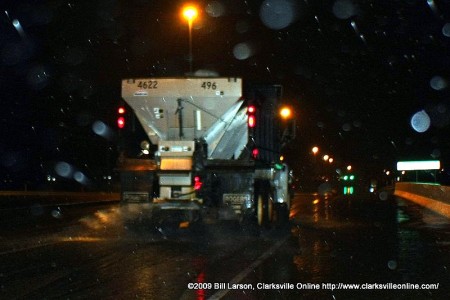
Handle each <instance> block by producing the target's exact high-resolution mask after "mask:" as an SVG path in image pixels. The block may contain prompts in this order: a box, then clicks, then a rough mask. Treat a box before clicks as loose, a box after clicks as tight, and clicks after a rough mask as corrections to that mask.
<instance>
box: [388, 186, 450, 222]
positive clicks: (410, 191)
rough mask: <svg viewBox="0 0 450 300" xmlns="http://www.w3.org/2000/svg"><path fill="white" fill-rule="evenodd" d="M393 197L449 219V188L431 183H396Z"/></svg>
mask: <svg viewBox="0 0 450 300" xmlns="http://www.w3.org/2000/svg"><path fill="white" fill-rule="evenodd" d="M394 195H396V196H398V197H401V198H405V199H407V200H410V201H412V202H415V203H417V204H419V205H421V206H424V207H426V208H428V209H431V210H433V211H435V212H437V213H439V214H441V215H443V216H445V217H447V218H450V187H448V186H442V185H439V184H432V183H413V182H397V183H396V184H395V191H394Z"/></svg>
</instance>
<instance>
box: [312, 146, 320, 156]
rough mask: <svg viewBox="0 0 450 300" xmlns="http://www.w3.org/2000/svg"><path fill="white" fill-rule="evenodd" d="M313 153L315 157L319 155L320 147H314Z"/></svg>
mask: <svg viewBox="0 0 450 300" xmlns="http://www.w3.org/2000/svg"><path fill="white" fill-rule="evenodd" d="M311 151H312V153H313V154H314V156H315V155H316V154H317V152H319V147H315V146H314V147H313V148H312V150H311Z"/></svg>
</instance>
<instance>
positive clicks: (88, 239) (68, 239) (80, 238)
mask: <svg viewBox="0 0 450 300" xmlns="http://www.w3.org/2000/svg"><path fill="white" fill-rule="evenodd" d="M61 241H62V242H83V243H94V242H101V241H105V239H102V238H97V237H90V236H75V237H72V236H70V237H64V238H62V239H61Z"/></svg>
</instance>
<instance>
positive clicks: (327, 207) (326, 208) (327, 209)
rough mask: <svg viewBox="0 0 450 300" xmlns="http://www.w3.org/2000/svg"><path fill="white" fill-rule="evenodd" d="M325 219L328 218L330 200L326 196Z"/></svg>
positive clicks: (327, 219)
mask: <svg viewBox="0 0 450 300" xmlns="http://www.w3.org/2000/svg"><path fill="white" fill-rule="evenodd" d="M325 220H326V221H329V220H330V201H329V200H328V197H325Z"/></svg>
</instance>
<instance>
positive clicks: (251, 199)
mask: <svg viewBox="0 0 450 300" xmlns="http://www.w3.org/2000/svg"><path fill="white" fill-rule="evenodd" d="M281 97H282V87H281V86H280V85H267V84H252V83H245V84H244V83H243V80H242V79H241V78H197V77H195V78H142V79H126V80H122V98H123V101H124V102H123V106H120V107H119V109H118V112H119V116H118V119H117V121H118V126H119V128H120V129H119V136H120V138H119V140H120V143H119V144H118V148H119V153H120V154H119V159H118V170H119V172H120V178H121V203H122V207H124V209H125V210H126V211H128V212H129V213H130V214H129V216H132V217H130V219H131V221H133V222H136V223H138V222H142V221H143V220H152V221H153V222H156V223H158V224H163V223H166V222H167V223H172V224H173V223H175V224H178V225H177V226H180V227H188V226H189V225H190V224H194V223H195V222H197V221H203V223H206V222H205V221H206V220H208V221H209V222H211V221H214V220H217V221H219V220H237V221H239V222H241V224H242V225H243V226H246V225H252V226H256V228H260V227H267V226H274V225H275V224H278V225H282V224H284V225H285V224H287V223H288V220H289V208H290V191H289V186H290V181H291V177H292V176H291V172H290V170H289V168H288V166H287V165H286V164H285V163H284V162H283V161H282V160H281V159H280V153H281V148H282V146H283V145H284V144H285V143H286V142H287V141H288V140H289V139H291V138H293V133H294V131H293V128H291V127H292V126H291V127H289V125H287V124H286V122H284V121H283V120H282V119H281V118H280V117H278V115H279V114H278V109H279V107H280V101H281ZM134 145H140V149H138V150H136V149H135V148H134ZM129 221H130V220H129Z"/></svg>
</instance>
